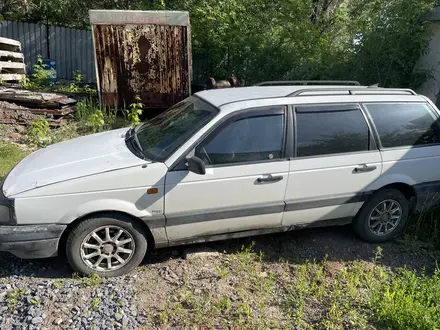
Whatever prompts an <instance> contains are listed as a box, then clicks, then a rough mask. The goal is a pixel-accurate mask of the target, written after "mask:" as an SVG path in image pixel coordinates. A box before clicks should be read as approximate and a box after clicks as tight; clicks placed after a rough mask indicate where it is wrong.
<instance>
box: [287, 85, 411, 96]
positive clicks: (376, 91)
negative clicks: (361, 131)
mask: <svg viewBox="0 0 440 330" xmlns="http://www.w3.org/2000/svg"><path fill="white" fill-rule="evenodd" d="M334 92H346V93H348V94H349V95H356V94H357V95H359V94H373V95H380V94H395V95H398V94H411V95H417V93H416V92H414V91H413V90H412V89H403V88H402V89H397V88H381V87H361V88H349V89H348V88H304V89H298V90H297V91H295V92H293V93H290V94H288V95H286V97H292V96H310V95H302V94H305V93H319V95H335V94H336V93H334Z"/></svg>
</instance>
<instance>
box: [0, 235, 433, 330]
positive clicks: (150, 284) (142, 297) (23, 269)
mask: <svg viewBox="0 0 440 330" xmlns="http://www.w3.org/2000/svg"><path fill="white" fill-rule="evenodd" d="M253 241H255V245H254V249H255V250H256V251H262V252H263V254H264V260H263V262H262V264H261V266H262V267H264V271H262V272H263V274H265V272H269V271H271V270H274V271H276V268H277V267H278V268H280V267H284V261H287V262H289V264H291V265H299V264H301V263H303V262H305V261H306V260H314V259H316V260H322V259H324V258H325V259H326V260H328V262H329V263H330V266H332V265H333V266H334V267H339V266H338V265H340V264H341V263H344V262H350V261H352V260H365V261H367V262H368V261H371V259H372V258H373V256H374V251H375V249H376V247H377V246H376V245H372V244H368V243H365V242H363V241H361V240H359V239H357V238H356V237H355V236H354V235H353V233H352V232H351V230H350V228H323V229H313V230H303V231H297V232H291V233H283V234H275V235H266V236H260V237H254V238H246V239H239V240H229V241H225V242H218V243H211V244H206V245H197V246H192V247H182V248H176V249H163V250H159V251H155V252H153V253H150V254H149V255H148V256H147V258H146V262H145V263H144V264H143V265H142V266H140V267H138V268H137V269H136V270H135V271H133V272H132V273H130V274H128V275H126V276H123V277H120V278H113V279H100V278H98V277H96V278H94V277H91V278H81V277H78V276H76V275H75V274H72V271H71V269H70V268H69V266H68V265H67V263H66V261H65V260H63V259H62V258H51V259H44V260H20V259H18V258H15V257H14V256H12V255H9V254H7V253H0V329H1V330H9V329H87V330H88V329H95V330H96V329H165V328H164V327H162V326H160V325H159V324H158V323H157V321H156V320H157V319H158V318H159V314H160V312H161V311H162V310H163V308H164V307H163V306H165V305H166V303H167V301H168V299H169V298H170V295H172V294H173V291H174V292H175V290H176V289H178V288H179V287H183V286H186V287H188V288H189V289H190V290H193V291H194V292H196V294H197V292H202V291H203V290H208V291H213V290H214V289H215V290H217V291H218V292H217V291H216V294H217V293H218V295H219V296H221V295H224V294H227V292H228V291H227V290H230V289H231V288H230V287H229V286H225V287H224V288H223V287H222V286H221V285H220V286H219V283H220V284H221V281H220V282H219V279H218V269H216V265H221V264H222V262H224V260H227V258H228V256H229V255H231V254H232V255H233V254H235V253H239V251H241V249H242V246H248V245H250V244H251V243H252V242H253ZM411 244H413V243H411ZM411 244H409V243H408V242H402V241H401V242H393V243H389V244H383V245H382V248H383V257H382V258H381V263H383V264H384V265H385V266H386V267H388V268H390V269H394V268H400V267H404V266H405V267H408V268H412V269H423V268H424V267H427V271H428V272H429V269H430V268H431V269H432V267H434V266H435V259H434V257H433V256H432V255H431V252H429V250H428V249H427V248H426V247H423V246H422V245H417V244H416V245H411ZM200 248H208V253H206V252H203V253H200V252H197V249H200ZM194 251H196V252H194ZM209 251H211V252H209ZM194 255H195V256H196V257H193V256H194ZM281 259H282V260H284V261H283V262H281V261H280V260H281ZM224 290H226V291H224ZM203 292H204V291H203ZM249 294H252V293H251V292H250V293H249ZM171 298H174V299H177V297H171ZM155 322H156V323H155ZM167 329H175V328H173V327H168V328H167Z"/></svg>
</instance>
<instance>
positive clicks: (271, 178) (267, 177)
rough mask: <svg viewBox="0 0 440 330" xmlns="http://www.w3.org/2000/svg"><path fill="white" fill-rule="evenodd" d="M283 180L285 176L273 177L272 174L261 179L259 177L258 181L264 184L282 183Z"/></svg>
mask: <svg viewBox="0 0 440 330" xmlns="http://www.w3.org/2000/svg"><path fill="white" fill-rule="evenodd" d="M282 179H283V176H282V175H275V176H274V175H271V174H269V175H263V176H261V177H259V178H258V179H257V182H259V183H263V182H278V181H281V180H282Z"/></svg>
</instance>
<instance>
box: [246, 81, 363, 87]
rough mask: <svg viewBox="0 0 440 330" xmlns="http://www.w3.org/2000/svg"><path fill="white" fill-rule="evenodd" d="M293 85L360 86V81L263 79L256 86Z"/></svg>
mask: <svg viewBox="0 0 440 330" xmlns="http://www.w3.org/2000/svg"><path fill="white" fill-rule="evenodd" d="M292 85H353V86H360V85H361V84H360V83H359V81H352V80H285V81H263V82H261V83H258V84H256V85H254V86H292Z"/></svg>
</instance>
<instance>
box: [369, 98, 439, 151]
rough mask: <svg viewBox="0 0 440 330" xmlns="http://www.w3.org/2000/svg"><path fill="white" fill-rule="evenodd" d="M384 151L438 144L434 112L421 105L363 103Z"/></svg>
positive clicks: (436, 119)
mask: <svg viewBox="0 0 440 330" xmlns="http://www.w3.org/2000/svg"><path fill="white" fill-rule="evenodd" d="M365 107H366V108H367V110H368V112H369V113H370V116H371V118H372V120H373V122H374V125H375V126H376V129H377V131H378V133H379V138H380V141H381V143H382V146H383V147H384V148H393V147H403V146H419V145H429V144H436V143H440V126H439V122H438V118H437V116H436V115H435V113H434V111H433V110H432V109H431V108H430V107H429V106H428V105H427V104H422V103H400V104H399V103H392V104H390V103H382V104H379V103H374V104H365Z"/></svg>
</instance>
